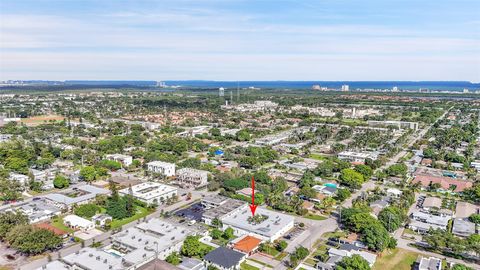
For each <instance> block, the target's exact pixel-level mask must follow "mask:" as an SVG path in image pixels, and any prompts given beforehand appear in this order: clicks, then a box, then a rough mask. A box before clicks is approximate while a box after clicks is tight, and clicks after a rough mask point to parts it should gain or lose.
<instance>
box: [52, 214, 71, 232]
mask: <svg viewBox="0 0 480 270" xmlns="http://www.w3.org/2000/svg"><path fill="white" fill-rule="evenodd" d="M51 224H52V226H54V227H56V228H59V229H61V230H64V231H66V232H68V233H73V230H72V229H71V228H69V227H68V226H66V225H65V224H63V217H56V218H54V219H52V223H51Z"/></svg>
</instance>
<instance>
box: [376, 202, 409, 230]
mask: <svg viewBox="0 0 480 270" xmlns="http://www.w3.org/2000/svg"><path fill="white" fill-rule="evenodd" d="M405 219H406V215H405V214H404V213H403V211H402V210H401V209H400V208H398V207H396V206H388V207H385V208H384V209H382V211H380V213H379V214H378V220H379V221H380V222H381V223H382V224H383V226H384V227H385V228H386V229H387V230H388V231H389V232H393V231H395V230H397V229H398V228H400V226H401V225H402V223H403V222H404V221H405Z"/></svg>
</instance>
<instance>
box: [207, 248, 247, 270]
mask: <svg viewBox="0 0 480 270" xmlns="http://www.w3.org/2000/svg"><path fill="white" fill-rule="evenodd" d="M244 257H245V254H243V253H241V252H238V251H235V250H232V249H229V248H226V247H219V248H216V249H214V250H212V251H210V252H209V253H208V254H207V255H205V257H204V260H205V261H209V262H211V263H214V264H216V265H218V266H222V267H224V268H226V269H230V268H232V267H234V266H236V265H237V264H239V263H240V262H241V261H242V259H243V258H244Z"/></svg>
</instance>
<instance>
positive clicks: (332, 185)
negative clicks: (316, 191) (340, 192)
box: [324, 183, 337, 188]
mask: <svg viewBox="0 0 480 270" xmlns="http://www.w3.org/2000/svg"><path fill="white" fill-rule="evenodd" d="M324 186H326V187H331V188H337V185H336V184H334V183H326V184H325V185H324Z"/></svg>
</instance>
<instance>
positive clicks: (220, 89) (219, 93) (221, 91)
mask: <svg viewBox="0 0 480 270" xmlns="http://www.w3.org/2000/svg"><path fill="white" fill-rule="evenodd" d="M218 96H219V97H223V96H225V88H223V87H220V88H218Z"/></svg>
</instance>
